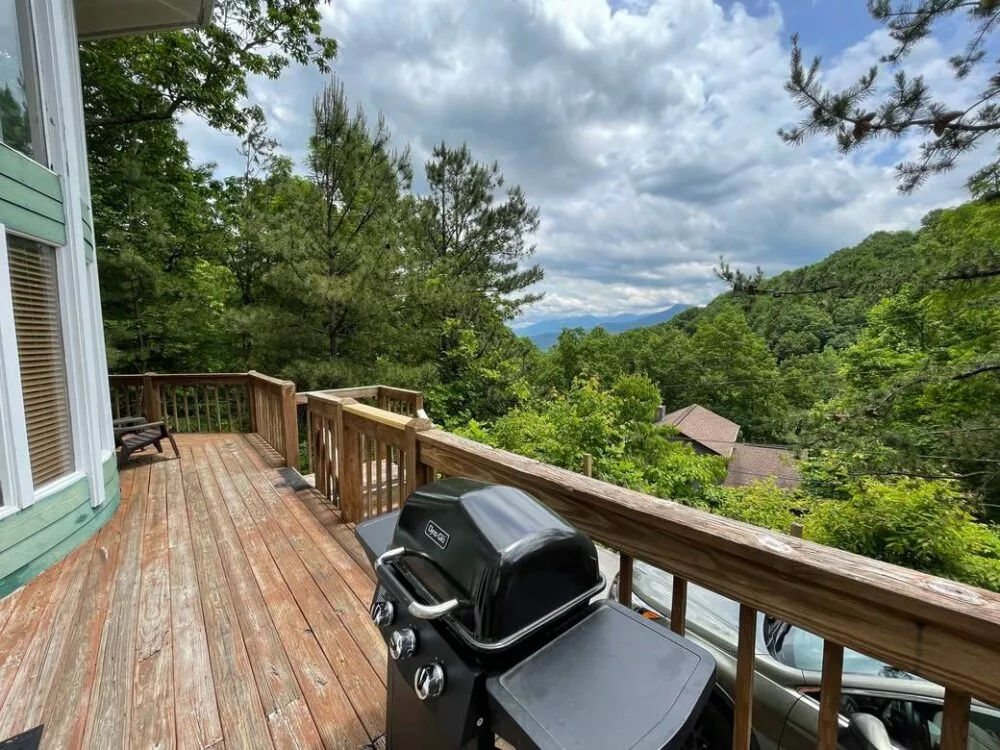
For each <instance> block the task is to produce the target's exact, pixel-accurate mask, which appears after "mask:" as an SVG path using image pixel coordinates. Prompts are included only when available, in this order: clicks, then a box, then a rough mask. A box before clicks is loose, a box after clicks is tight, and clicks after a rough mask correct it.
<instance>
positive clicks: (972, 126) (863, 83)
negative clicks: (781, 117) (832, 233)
mask: <svg viewBox="0 0 1000 750" xmlns="http://www.w3.org/2000/svg"><path fill="white" fill-rule="evenodd" d="M868 9H869V11H870V12H871V14H872V17H873V18H874V19H875V20H876V21H878V22H880V23H882V24H883V25H884V26H885V27H886V29H887V30H888V32H889V36H890V37H891V39H892V40H893V42H895V47H894V49H893V50H892V51H891V52H890V53H889V54H888V55H885V56H883V57H882V58H881V59H879V60H877V61H873V64H872V65H871V67H870V68H868V70H867V71H866V72H865V73H863V74H862V75H861V76H860V78H859V79H858V80H857V81H856V82H855V83H853V84H851V85H850V86H848V87H847V88H845V89H842V90H831V89H829V88H828V87H827V86H826V85H825V81H824V78H823V76H822V72H821V65H820V58H818V57H816V58H814V59H813V60H812V62H811V63H810V64H809V65H808V66H807V65H806V64H805V63H804V62H803V59H802V48H801V47H800V45H799V39H798V35H797V34H796V35H794V36H793V37H792V52H791V73H790V75H789V78H788V82H787V83H786V84H785V89H786V90H787V91H788V93H789V94H790V95H791V97H792V100H793V101H794V102H795V103H796V104H797V105H798V107H799V108H800V109H801V110H803V111H804V112H805V113H806V115H805V117H804V119H803V120H802V121H801V122H800V123H799V124H797V125H796V126H795V127H793V128H791V129H789V130H780V131H778V133H779V135H780V136H781V137H782V138H784V139H785V141H787V142H788V143H791V144H796V145H797V144H800V143H802V142H803V141H804V140H805V139H806V138H808V137H809V136H812V135H816V134H820V135H825V136H828V137H832V138H833V139H834V140H835V141H836V143H837V145H838V147H839V148H840V150H841V151H842V152H844V153H847V152H850V151H853V150H855V149H857V148H859V147H861V146H863V145H864V144H867V143H870V142H872V141H873V140H876V139H878V138H891V139H894V140H895V139H901V138H906V137H908V136H911V135H912V133H914V132H920V133H921V134H922V136H923V138H924V139H925V140H924V141H923V143H921V145H920V155H919V157H918V158H917V159H916V160H914V161H904V162H901V163H900V164H899V165H897V167H896V172H897V175H898V178H899V188H900V190H901V191H902V192H910V191H912V190H914V189H916V188H917V187H919V186H920V185H921V184H923V182H924V181H925V180H926V179H927V178H928V177H930V176H931V175H935V174H939V173H941V172H947V171H949V170H951V169H953V168H954V166H955V164H956V162H957V161H958V159H959V157H961V156H962V155H963V154H965V153H966V152H968V151H971V150H973V149H974V148H975V147H976V146H978V145H979V144H980V142H981V141H982V140H983V138H984V136H988V135H991V134H995V133H996V132H997V131H1000V106H998V103H997V101H996V98H997V93H998V92H997V87H996V78H995V75H996V68H995V67H994V69H993V71H992V72H991V73H990V74H989V75H987V76H986V77H985V80H986V81H987V82H986V83H985V84H984V86H983V87H982V89H981V90H980V91H978V92H976V93H974V94H970V96H969V101H968V102H967V103H961V104H960V105H959V106H958V108H957V109H956V108H955V102H954V99H953V96H954V93H955V88H956V87H951V88H950V89H949V90H948V91H947V92H943V93H945V97H946V98H937V97H936V96H935V95H934V94H933V93H932V92H931V90H930V88H929V87H928V86H927V83H926V82H925V81H924V77H923V76H922V75H907V72H906V71H905V70H904V69H903V67H902V64H903V62H904V61H905V59H906V58H907V56H908V55H909V54H910V53H911V52H912V51H913V50H914V49H915V48H916V47H917V46H919V45H920V44H921V43H922V42H924V41H926V40H928V39H929V38H931V37H932V35H933V32H934V31H935V29H936V28H940V29H941V30H942V32H943V33H944V34H945V35H946V36H947V37H948V38H949V41H950V38H951V36H952V35H953V34H954V32H955V25H954V22H953V19H952V18H951V16H954V15H956V14H959V15H962V16H965V21H966V22H967V26H966V28H964V29H963V31H965V32H966V33H967V34H968V42H967V44H966V45H965V49H964V50H963V51H962V52H961V53H960V54H957V55H955V56H954V57H952V58H951V59H950V61H949V62H950V64H951V67H952V71H953V73H954V76H955V78H956V79H957V80H958V81H962V80H964V79H967V78H968V77H969V75H970V74H971V73H972V72H973V71H974V70H975V69H976V68H978V67H979V66H980V65H981V64H983V62H984V60H985V59H986V58H987V53H988V52H989V50H990V47H991V41H992V37H993V34H994V32H995V31H996V28H997V23H998V21H1000V4H997V3H996V2H994V1H993V0H983V1H982V2H969V1H968V0H917V1H916V2H910V1H909V0H868ZM993 65H995V63H993ZM883 66H884V67H883ZM885 68H888V70H890V71H892V80H891V82H890V83H889V85H887V86H880V78H879V74H880V73H882V72H883V70H884V69H885ZM939 95H940V94H939ZM873 98H875V99H876V101H875V102H872V99H873ZM967 184H968V187H969V189H970V190H971V191H972V193H973V194H974V195H989V194H996V193H997V190H998V188H1000V161H996V160H994V161H992V162H990V163H988V164H987V165H986V166H984V167H982V168H981V169H979V170H978V171H976V172H975V173H974V174H973V175H972V176H971V177H970V178H969V180H968V183H967Z"/></svg>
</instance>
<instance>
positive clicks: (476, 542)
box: [390, 478, 603, 647]
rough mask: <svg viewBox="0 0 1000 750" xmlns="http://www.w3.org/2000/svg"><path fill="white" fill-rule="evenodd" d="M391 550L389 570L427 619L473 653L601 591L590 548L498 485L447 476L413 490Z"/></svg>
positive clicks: (519, 494)
mask: <svg viewBox="0 0 1000 750" xmlns="http://www.w3.org/2000/svg"><path fill="white" fill-rule="evenodd" d="M390 546H391V547H393V548H396V549H399V548H402V549H404V550H405V552H403V553H400V554H398V555H396V556H395V560H394V562H393V566H394V567H395V569H397V570H399V572H400V573H402V575H403V577H404V578H405V579H406V580H407V582H408V583H409V584H410V585H411V587H412V588H413V589H414V590H415V591H416V592H417V594H418V597H419V598H421V599H423V603H424V604H426V605H431V607H430V612H429V614H431V615H432V616H433V615H434V613H435V612H437V613H440V614H442V615H444V614H447V616H448V619H449V621H450V622H451V623H452V624H454V625H457V626H458V628H459V630H461V631H465V633H464V635H465V636H468V637H467V638H466V640H468V641H469V642H470V643H471V642H475V645H478V646H480V647H485V646H488V644H491V643H492V644H503V643H504V642H505V641H508V640H513V639H515V637H516V636H517V635H518V634H520V633H524V632H525V631H526V629H531V626H533V625H535V624H536V623H543V622H545V621H548V620H551V619H553V618H555V617H558V616H560V615H561V614H562V613H564V612H565V611H566V610H568V609H570V608H573V607H575V606H576V605H578V604H579V605H583V604H585V603H586V602H587V600H588V599H589V598H590V596H592V595H593V594H595V593H598V592H599V591H600V589H601V587H602V586H603V579H602V577H601V574H600V570H599V567H598V561H597V550H596V549H595V548H594V543H593V542H591V541H590V539H589V538H588V537H587V536H586V535H585V534H583V533H582V532H580V531H578V530H577V529H575V528H573V527H572V526H570V525H569V524H568V523H566V522H565V521H564V520H563V519H562V518H560V517H559V516H558V515H556V514H555V513H553V512H552V511H551V510H549V509H548V508H547V507H545V506H544V505H542V504H541V503H540V502H539V501H538V500H536V499H535V498H533V497H532V496H531V495H529V494H527V493H526V492H523V491H522V490H519V489H516V488H514V487H507V486H504V485H497V484H488V483H485V482H478V481H474V480H471V479H459V478H451V479H443V480H440V481H437V482H432V483H431V484H428V485H425V486H424V487H421V488H420V489H418V490H417V491H416V492H415V493H414V494H413V495H412V496H411V497H410V499H409V500H408V501H407V502H406V504H405V505H404V506H403V508H402V509H401V510H400V513H399V520H398V522H397V524H396V529H395V531H394V533H393V539H392V544H391V545H390ZM451 600H457V605H455V606H447V605H446V606H443V607H441V608H439V609H437V610H434V608H433V605H440V604H442V603H447V602H449V601H451ZM425 610H427V608H425ZM460 635H463V633H461V632H460Z"/></svg>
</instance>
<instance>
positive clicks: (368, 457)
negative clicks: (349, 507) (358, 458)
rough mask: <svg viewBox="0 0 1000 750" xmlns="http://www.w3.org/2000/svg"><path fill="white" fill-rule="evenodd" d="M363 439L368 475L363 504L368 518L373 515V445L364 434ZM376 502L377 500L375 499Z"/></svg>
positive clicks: (366, 472)
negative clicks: (366, 490)
mask: <svg viewBox="0 0 1000 750" xmlns="http://www.w3.org/2000/svg"><path fill="white" fill-rule="evenodd" d="M363 440H364V441H365V442H364V446H365V451H364V456H365V474H366V476H367V477H368V492H367V493H365V501H366V504H365V518H370V517H371V516H372V515H374V514H373V513H372V489H373V487H372V453H373V452H374V451H373V450H372V449H373V448H374V447H375V446H374V445H372V442H373V441H372V439H371V438H370V437H367V436H366V437H364V438H363ZM376 502H377V500H376ZM377 512H378V511H377V510H376V513H377Z"/></svg>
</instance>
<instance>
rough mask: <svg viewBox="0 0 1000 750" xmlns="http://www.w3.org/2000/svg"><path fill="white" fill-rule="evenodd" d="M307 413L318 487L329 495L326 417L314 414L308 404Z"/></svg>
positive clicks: (325, 494)
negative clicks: (310, 426)
mask: <svg viewBox="0 0 1000 750" xmlns="http://www.w3.org/2000/svg"><path fill="white" fill-rule="evenodd" d="M306 413H307V414H308V415H309V417H310V420H311V421H310V424H311V425H312V430H311V431H310V433H309V443H310V449H311V450H312V454H313V456H312V462H313V471H314V473H315V476H316V478H315V480H314V481H315V483H316V489H318V490H319V491H320V492H322V493H323V495H324V496H326V497H329V488H328V487H327V486H326V418H325V417H323V416H320V415H319V414H317V415H315V416H313V413H312V409H311V407H310V406H309V405H308V404H307V405H306Z"/></svg>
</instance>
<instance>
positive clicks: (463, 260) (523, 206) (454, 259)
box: [416, 143, 544, 323]
mask: <svg viewBox="0 0 1000 750" xmlns="http://www.w3.org/2000/svg"><path fill="white" fill-rule="evenodd" d="M426 169H427V184H428V194H427V195H426V196H425V197H424V198H423V199H422V200H421V201H420V204H419V211H420V214H419V228H418V230H417V233H416V238H417V241H418V242H419V244H420V247H421V249H422V250H423V251H424V253H425V254H426V256H427V259H428V261H429V262H430V264H431V268H432V273H433V274H434V275H436V276H438V277H442V278H447V279H449V283H448V285H447V294H446V295H445V296H444V298H443V299H440V300H439V304H440V306H441V308H442V311H443V312H444V313H445V314H444V315H442V316H441V317H443V318H458V319H460V320H462V321H463V322H467V323H470V322H471V323H475V322H476V321H477V320H478V318H479V317H480V316H481V315H484V314H487V313H495V314H499V316H500V317H501V319H503V320H512V319H514V318H515V317H516V316H517V315H518V313H519V312H520V311H521V310H522V309H523V308H524V307H525V306H526V305H529V304H532V303H534V302H537V301H539V300H540V299H541V295H540V294H537V293H533V292H530V291H528V289H529V288H530V287H531V286H533V285H534V284H536V283H538V282H539V281H541V280H542V277H543V275H544V273H543V271H542V268H541V266H539V265H532V266H528V267H526V268H525V267H522V263H524V262H525V261H527V260H528V259H530V258H531V256H532V255H533V254H534V252H535V246H534V245H532V244H530V242H529V237H530V235H532V234H533V233H534V232H535V231H536V230H537V229H538V209H537V208H534V207H531V206H529V205H528V202H527V199H526V198H525V195H524V191H522V190H521V188H520V187H519V186H517V185H514V186H512V187H510V188H507V189H506V190H504V187H505V180H504V176H503V174H502V173H501V172H500V167H499V165H498V164H497V163H496V162H493V163H492V164H481V163H479V162H476V161H475V160H473V158H472V153H471V152H470V151H469V148H468V147H467V146H466V145H464V144H463V145H462V146H460V147H459V148H449V147H448V146H446V145H445V144H444V143H441V144H440V145H438V146H435V147H434V152H433V154H432V156H431V159H430V161H428V162H427V164H426Z"/></svg>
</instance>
